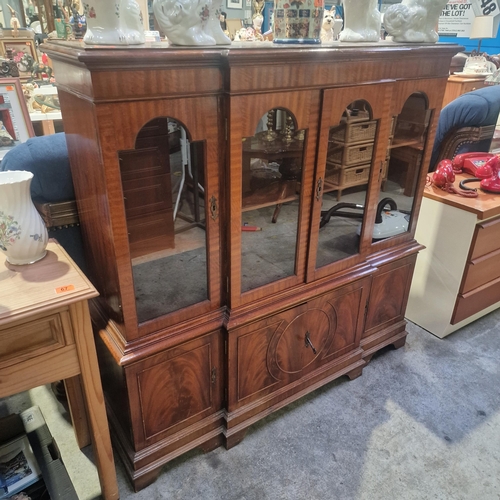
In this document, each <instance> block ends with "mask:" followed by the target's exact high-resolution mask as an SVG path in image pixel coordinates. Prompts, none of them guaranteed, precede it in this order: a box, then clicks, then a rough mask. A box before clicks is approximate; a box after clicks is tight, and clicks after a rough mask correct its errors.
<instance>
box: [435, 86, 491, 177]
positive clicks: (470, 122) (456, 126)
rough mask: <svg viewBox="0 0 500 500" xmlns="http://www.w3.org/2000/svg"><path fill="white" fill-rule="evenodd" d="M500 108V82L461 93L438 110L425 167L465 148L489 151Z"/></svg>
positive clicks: (452, 155)
mask: <svg viewBox="0 0 500 500" xmlns="http://www.w3.org/2000/svg"><path fill="white" fill-rule="evenodd" d="M499 112H500V85H492V86H490V87H485V88H483V89H479V90H475V91H473V92H468V93H467V94H463V95H461V96H460V97H458V98H457V99H455V100H454V101H452V102H450V103H449V104H448V105H447V106H445V107H444V108H443V109H442V110H441V115H440V117H439V123H438V128H437V131H436V139H435V141H434V148H433V150H432V156H431V162H430V166H429V171H434V170H435V168H436V166H437V164H438V163H439V162H440V161H441V160H443V159H445V158H448V159H453V158H454V157H455V156H456V155H457V154H460V153H467V152H469V151H485V152H486V151H489V148H490V145H491V140H492V139H493V134H494V132H495V125H496V123H497V119H498V114H499Z"/></svg>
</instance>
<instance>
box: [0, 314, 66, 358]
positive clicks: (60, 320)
mask: <svg viewBox="0 0 500 500" xmlns="http://www.w3.org/2000/svg"><path fill="white" fill-rule="evenodd" d="M64 332H67V333H66V336H65V333H64ZM71 332H72V328H71V322H70V318H69V313H68V311H67V310H62V311H58V312H55V313H52V314H49V315H47V316H43V317H40V318H37V319H33V320H30V321H29V322H27V323H25V322H22V321H20V322H17V323H15V324H10V325H9V327H8V328H4V329H0V368H5V367H7V366H10V365H13V364H17V363H20V362H22V361H27V360H29V359H32V358H35V357H37V356H41V355H43V354H46V353H48V352H51V351H55V350H56V349H61V348H62V347H64V346H66V345H68V344H72V343H73V338H72V334H71Z"/></svg>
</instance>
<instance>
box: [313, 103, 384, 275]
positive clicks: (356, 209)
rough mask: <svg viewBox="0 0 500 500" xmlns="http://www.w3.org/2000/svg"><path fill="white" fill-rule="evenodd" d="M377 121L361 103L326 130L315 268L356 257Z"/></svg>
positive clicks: (349, 108)
mask: <svg viewBox="0 0 500 500" xmlns="http://www.w3.org/2000/svg"><path fill="white" fill-rule="evenodd" d="M376 132H377V121H376V120H373V119H372V113H371V108H370V106H369V105H368V103H367V102H365V101H355V102H353V103H351V104H350V105H349V106H348V107H347V109H346V110H345V111H344V113H343V115H342V119H341V121H340V123H339V124H338V125H335V126H334V127H332V128H330V133H329V136H328V155H327V159H326V169H325V182H324V186H323V205H322V210H321V221H320V230H319V236H318V250H317V253H316V267H317V268H319V267H322V266H325V265H327V264H331V263H333V262H337V261H339V260H342V259H345V258H347V257H350V256H352V255H355V254H357V253H359V235H360V234H361V225H362V220H363V215H364V206H365V203H366V193H367V187H368V181H369V178H370V170H371V162H372V157H373V151H374V141H375V136H376Z"/></svg>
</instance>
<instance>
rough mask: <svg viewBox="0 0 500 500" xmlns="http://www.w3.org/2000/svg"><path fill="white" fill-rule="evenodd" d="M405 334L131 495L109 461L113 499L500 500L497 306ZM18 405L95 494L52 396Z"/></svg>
mask: <svg viewBox="0 0 500 500" xmlns="http://www.w3.org/2000/svg"><path fill="white" fill-rule="evenodd" d="M408 331H409V336H408V339H407V343H406V345H405V346H404V347H403V348H401V349H399V350H386V351H385V352H382V353H380V354H379V355H377V356H375V357H374V358H373V359H372V361H371V363H370V364H369V365H368V366H366V368H365V369H364V371H363V375H362V376H361V377H359V378H357V379H356V380H353V381H348V380H347V379H344V378H342V379H340V380H337V381H334V382H333V383H330V384H329V385H327V386H325V387H323V388H321V389H319V390H317V391H316V392H314V393H313V394H310V395H308V396H306V397H305V398H303V399H302V400H301V401H298V402H296V403H294V404H292V405H290V406H289V407H287V408H285V409H282V410H280V411H278V412H277V413H275V414H273V415H271V416H269V417H268V418H266V419H265V420H263V421H261V422H259V423H257V424H255V425H254V426H253V427H251V428H250V429H249V432H248V433H247V436H246V438H245V439H244V440H243V441H242V442H241V443H240V444H239V445H238V446H236V447H235V448H233V449H231V450H229V451H227V450H225V449H224V448H218V449H217V450H215V451H212V452H210V453H208V454H203V453H201V452H198V451H197V450H193V451H191V452H189V453H187V454H186V455H184V456H183V457H181V458H179V459H177V460H175V461H173V462H170V463H169V464H167V465H166V466H165V467H164V470H163V471H162V473H161V475H160V477H159V479H158V480H157V481H156V482H155V483H154V484H152V485H151V486H149V487H148V488H146V489H144V490H142V491H141V492H139V493H134V492H133V491H132V489H131V487H130V485H129V483H128V481H127V479H126V478H125V475H124V472H123V467H122V465H121V463H120V460H119V458H118V457H116V465H117V474H118V481H119V487H120V492H121V498H122V499H128V498H130V499H134V500H151V499H169V500H188V499H189V500H212V499H214V500H221V499H223V500H267V499H269V500H292V499H293V500H306V499H307V500H332V499H340V500H350V499H353V500H354V499H355V500H361V499H363V500H364V499H366V500H377V499H380V500H382V499H383V500H388V499H397V500H401V499H404V500H412V499H415V500H422V499H446V500H468V499H470V500H477V499H481V500H490V499H491V500H493V499H495V500H498V499H499V498H500V390H499V387H500V368H499V360H500V335H499V332H500V310H497V311H495V312H493V313H491V314H489V315H488V316H485V317H484V318H481V319H479V320H478V321H476V322H475V323H473V324H471V325H468V326H466V327H464V328H463V329H461V330H459V331H457V332H455V333H453V334H452V335H450V336H449V337H447V338H445V339H443V340H440V339H438V338H437V337H434V336H433V335H431V334H430V333H428V332H426V331H424V330H422V329H421V328H419V327H418V326H416V325H414V324H412V323H409V324H408ZM22 397H24V398H25V399H26V398H27V399H26V400H25V401H24V403H23V404H25V405H28V406H29V405H31V404H40V406H41V407H42V411H43V412H44V415H45V417H46V420H47V422H48V425H49V427H50V428H51V431H52V433H53V435H54V436H55V437H56V440H57V442H58V444H59V447H60V448H61V453H62V456H63V459H64V461H65V464H66V466H67V469H68V471H69V473H70V475H71V477H72V480H73V482H74V484H75V488H76V490H77V492H78V494H79V497H80V499H81V500H90V499H94V498H98V496H99V484H98V481H97V476H96V472H95V468H94V466H93V464H92V452H91V450H90V449H84V453H80V452H79V451H78V450H77V447H76V443H75V440H74V437H73V434H72V428H71V426H70V425H69V423H68V421H67V415H65V413H64V410H63V408H62V406H61V405H60V403H58V402H57V401H56V400H55V399H54V397H53V395H52V393H51V391H50V390H49V389H48V388H46V387H41V388H37V389H36V390H34V391H31V392H30V393H26V394H25V395H24V396H19V397H18V398H16V400H15V401H14V400H12V401H11V402H10V404H11V406H15V404H18V405H19V404H20V401H21V399H20V398H22ZM21 402H22V401H21ZM7 403H9V402H8V401H7ZM21 406H22V404H21ZM6 409H8V408H6V406H5V403H4V405H3V406H0V410H1V412H0V413H2V414H4V413H5V411H6ZM61 411H62V413H61Z"/></svg>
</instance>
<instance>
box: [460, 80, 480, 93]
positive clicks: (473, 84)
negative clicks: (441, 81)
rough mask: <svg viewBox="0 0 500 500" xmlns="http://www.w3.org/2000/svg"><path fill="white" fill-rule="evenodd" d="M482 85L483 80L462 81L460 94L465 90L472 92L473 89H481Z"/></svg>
mask: <svg viewBox="0 0 500 500" xmlns="http://www.w3.org/2000/svg"><path fill="white" fill-rule="evenodd" d="M483 87H484V82H464V83H463V84H462V94H465V93H466V92H472V91H473V90H478V89H482V88H483Z"/></svg>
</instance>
